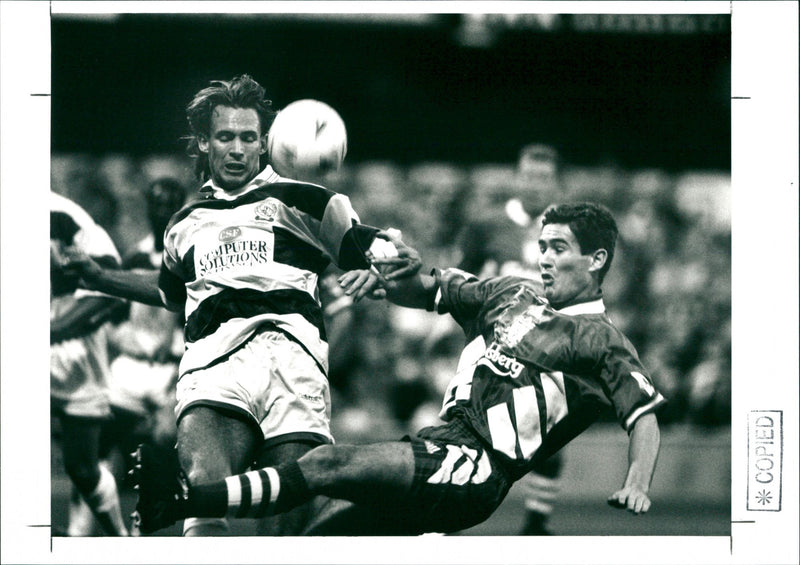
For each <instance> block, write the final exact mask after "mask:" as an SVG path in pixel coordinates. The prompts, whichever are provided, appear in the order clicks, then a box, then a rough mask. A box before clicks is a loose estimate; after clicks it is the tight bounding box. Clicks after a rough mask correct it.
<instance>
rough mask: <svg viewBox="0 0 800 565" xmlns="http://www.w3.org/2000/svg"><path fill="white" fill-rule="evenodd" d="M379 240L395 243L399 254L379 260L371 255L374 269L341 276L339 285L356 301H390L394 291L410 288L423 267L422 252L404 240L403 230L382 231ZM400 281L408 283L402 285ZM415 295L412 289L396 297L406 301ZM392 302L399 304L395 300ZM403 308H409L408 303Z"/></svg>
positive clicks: (355, 271)
mask: <svg viewBox="0 0 800 565" xmlns="http://www.w3.org/2000/svg"><path fill="white" fill-rule="evenodd" d="M377 237H378V238H380V239H383V240H386V241H388V242H390V243H391V244H393V245H394V248H395V249H396V251H397V254H396V255H389V256H382V257H376V256H374V255H373V254H371V253H368V256H369V257H370V261H371V262H372V266H373V268H372V269H359V270H353V271H349V272H347V273H345V274H343V275H342V276H340V277H339V284H340V285H341V286H342V288H344V289H345V294H347V295H350V296H352V297H353V299H354V300H355V301H356V302H358V301H359V300H361V299H362V298H364V297H365V296H366V297H369V298H372V299H381V298H386V295H387V292H388V291H389V289H390V288H393V287H394V288H396V287H398V286H406V285H407V284H408V280H409V279H412V278H414V276H415V275H417V273H419V270H420V268H421V267H422V259H421V257H420V255H419V252H418V251H417V250H416V249H414V248H413V247H410V246H409V245H407V244H406V243H405V242H404V241H403V240H402V239H401V237H400V232H399V231H397V230H392V229H389V230H386V231H381V232H379V233H378V235H377ZM400 281H405V282H403V283H402V284H400ZM413 292H414V291H413V290H411V289H406V290H404V291H399V292H395V293H394V294H395V295H396V296H397V297H398V298H400V299H402V298H401V297H402V296H403V295H407V294H409V293H413ZM390 299H391V298H390ZM392 301H393V302H395V300H392ZM395 303H396V304H399V303H398V302H395ZM400 305H401V306H405V304H400ZM424 306H425V302H424V301H423V302H422V303H421V305H420V306H410V307H419V308H423V307H424Z"/></svg>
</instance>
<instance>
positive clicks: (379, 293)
mask: <svg viewBox="0 0 800 565" xmlns="http://www.w3.org/2000/svg"><path fill="white" fill-rule="evenodd" d="M338 280H339V285H340V286H341V287H342V288H343V289H344V293H345V294H346V295H347V296H351V297H352V298H353V302H358V301H359V300H361V299H362V298H364V297H365V296H366V297H368V298H372V299H373V300H380V299H382V298H386V284H387V282H386V279H384V278H383V276H382V275H381V274H380V273H379V272H378V270H377V269H356V270H354V271H348V272H346V273H344V274H343V275H341V276H340V277H339V279H338Z"/></svg>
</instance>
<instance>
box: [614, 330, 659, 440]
mask: <svg viewBox="0 0 800 565" xmlns="http://www.w3.org/2000/svg"><path fill="white" fill-rule="evenodd" d="M600 378H601V380H602V384H603V388H604V390H606V393H607V394H608V396H609V399H610V401H611V404H612V406H613V407H614V412H615V414H616V416H617V419H618V421H619V422H620V424H621V425H622V427H623V428H624V429H625V430H627V431H630V430H631V428H632V427H633V424H634V423H635V422H636V420H637V419H639V418H640V417H641V416H642V415H644V414H647V413H650V412H655V411H656V410H657V409H659V408H660V407H661V406H662V405H664V404H666V402H667V401H666V399H665V398H664V397H663V396H662V395H661V393H660V392H659V391H658V390H656V388H655V386H654V385H653V381H652V379H651V378H650V376H649V375H648V373H647V371H646V370H645V368H644V367H643V366H642V363H641V361H639V357H638V355H637V354H636V351H635V349H634V348H633V345H631V344H630V342H628V340H627V339H626V338H625V337H624V336H622V334H619V333H612V334H611V335H610V337H608V343H607V344H606V345H605V347H604V352H603V354H602V358H601V361H600Z"/></svg>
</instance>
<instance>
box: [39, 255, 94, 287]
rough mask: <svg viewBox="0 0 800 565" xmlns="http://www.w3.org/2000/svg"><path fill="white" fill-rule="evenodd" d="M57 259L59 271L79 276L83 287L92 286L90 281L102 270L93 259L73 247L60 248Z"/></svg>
mask: <svg viewBox="0 0 800 565" xmlns="http://www.w3.org/2000/svg"><path fill="white" fill-rule="evenodd" d="M57 260H58V263H59V269H60V270H61V272H63V273H64V274H66V275H69V276H73V277H76V278H79V279H80V281H81V283H82V284H81V286H83V287H85V288H92V286H91V281H94V280H96V279H97V278H98V277H99V276H100V274H101V273H102V271H103V268H102V267H101V266H100V265H98V264H97V262H96V261H95V260H94V259H92V258H91V257H89V255H87V254H86V253H85V252H83V251H81V250H80V249H77V248H75V247H66V248H64V249H62V250H61V253H60V255H59V256H58V258H57ZM51 261H52V260H51Z"/></svg>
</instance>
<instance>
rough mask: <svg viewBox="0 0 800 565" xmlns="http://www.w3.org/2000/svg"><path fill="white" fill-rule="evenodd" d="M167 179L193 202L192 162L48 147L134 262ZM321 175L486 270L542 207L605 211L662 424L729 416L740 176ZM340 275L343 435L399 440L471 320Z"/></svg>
mask: <svg viewBox="0 0 800 565" xmlns="http://www.w3.org/2000/svg"><path fill="white" fill-rule="evenodd" d="M159 178H172V179H175V180H177V181H178V182H180V183H181V184H182V185H183V186H185V187H186V189H187V193H188V194H189V198H192V195H193V193H194V188H193V187H194V186H195V183H194V181H193V179H192V167H191V163H190V162H189V161H188V160H186V159H184V158H182V157H178V156H150V157H145V158H133V157H128V156H121V155H106V156H99V157H98V156H88V155H53V157H52V167H51V188H52V190H53V191H55V192H57V193H60V194H63V195H65V196H67V197H69V198H71V199H73V200H75V201H76V202H78V203H79V204H80V205H81V206H83V207H84V208H85V209H86V210H87V211H88V212H89V213H90V214H91V215H92V216H93V218H94V219H95V221H97V222H98V223H99V224H100V225H101V226H103V227H104V228H105V229H106V230H107V231H108V232H109V234H110V235H111V237H112V239H113V240H114V242H115V243H116V244H117V247H118V249H119V251H120V254H121V255H122V256H123V257H125V256H126V255H127V254H130V253H131V252H132V251H133V247H134V245H135V244H136V242H138V241H140V240H141V239H142V238H143V237H145V236H146V235H147V234H148V233H149V226H148V222H147V218H146V207H145V204H144V191H145V188H146V187H147V186H148V184H149V183H150V182H152V181H153V180H155V179H159ZM324 184H325V185H326V186H327V187H328V188H330V189H332V190H335V191H337V192H341V193H344V194H347V195H348V196H349V197H350V198H351V200H352V202H353V206H354V208H355V209H356V210H357V212H358V214H359V216H360V217H361V220H362V221H363V222H364V223H367V224H371V225H375V226H378V227H381V228H388V227H392V228H396V229H399V230H401V231H402V234H403V239H404V240H405V241H407V242H408V243H409V244H410V245H412V246H413V247H415V248H417V249H418V250H419V251H420V253H421V255H422V258H423V262H424V266H423V269H430V268H432V267H437V266H441V267H448V266H458V267H460V268H463V269H465V270H468V271H470V272H473V273H475V274H478V275H481V274H482V275H490V274H496V273H512V272H520V271H525V270H526V269H527V268H530V267H531V265H532V264H535V252H534V253H528V252H527V251H526V245H534V247H535V242H536V237H537V231H538V229H537V226H536V223H537V222H536V216H537V215H538V214H540V213H541V212H542V211H544V209H545V208H546V207H547V206H548V205H549V204H552V203H555V202H569V201H581V200H592V201H596V202H600V203H602V204H604V205H606V206H607V207H608V208H609V209H610V210H611V211H612V212H613V213H614V215H615V217H616V219H617V222H618V225H619V231H620V236H619V241H618V244H617V251H616V256H615V258H614V263H613V266H612V268H611V270H610V272H609V274H608V276H607V277H606V280H605V283H604V294H605V302H606V306H607V308H608V312H609V316H610V317H611V319H612V320H613V321H614V323H615V324H617V325H618V326H619V328H620V329H621V330H622V331H623V332H624V333H625V334H626V335H627V336H628V337H629V338H630V339H631V341H632V342H633V343H634V345H635V346H636V348H637V349H638V351H639V353H640V355H641V357H642V360H643V362H644V364H645V366H646V367H647V368H648V369H649V371H650V372H651V374H652V375H653V378H654V380H655V381H656V384H657V386H658V388H659V390H661V391H662V392H663V393H664V395H665V396H666V397H667V398H668V400H669V404H668V405H667V407H666V409H665V410H664V411H663V412H662V413H661V414H660V421H661V422H662V423H663V424H664V425H665V426H669V425H670V424H675V423H685V424H692V425H696V426H698V427H699V428H706V427H713V426H720V425H728V424H729V423H730V402H731V323H730V319H731V318H730V313H731V225H730V173H729V172H728V171H684V172H678V173H676V172H667V171H662V170H656V169H653V170H630V169H626V168H623V167H620V166H618V165H616V164H614V163H606V164H601V165H594V166H585V165H581V166H577V165H571V164H569V163H560V162H559V163H558V165H557V171H556V172H554V171H548V170H543V171H535V170H534V171H532V172H528V173H527V174H521V173H520V167H519V166H518V163H513V162H512V163H508V164H505V163H501V164H481V165H474V166H465V165H454V164H449V163H420V164H416V165H400V164H396V163H391V162H366V163H358V164H345V165H344V166H343V167H342V169H340V170H339V171H336V172H335V173H332V174H331V175H330V176H328V177H327V178H326V179H325V183H324ZM509 228H513V229H509ZM502 254H505V255H511V256H513V257H516V258H515V259H514V260H508V257H506V258H505V259H501V258H500V257H499V256H500V255H502ZM495 255H497V257H496V258H495ZM335 276H336V273H333V272H332V273H330V276H329V277H325V278H324V279H323V280H322V281H321V297H322V300H323V305H324V306H325V312H326V329H327V333H328V338H329V343H330V362H331V373H330V379H331V385H332V394H333V398H332V401H333V421H332V426H333V432H334V434H335V436H336V437H337V438H339V439H340V440H352V441H360V440H365V441H368V440H373V439H386V438H391V439H393V438H395V437H397V434H398V432H400V433H407V432H408V431H410V430H416V429H417V428H419V427H420V426H423V425H428V424H431V423H433V422H435V420H436V418H437V414H438V410H439V406H440V402H441V395H442V391H443V390H444V387H445V385H446V384H447V382H448V380H449V378H450V376H451V375H452V373H453V370H454V368H455V366H456V362H457V359H458V354H459V353H460V351H461V348H462V346H463V337H462V334H461V333H460V330H459V328H458V327H457V326H456V325H455V323H453V322H452V321H450V319H449V317H444V316H437V315H435V314H432V313H426V312H420V311H415V310H410V309H406V308H401V307H398V306H394V305H391V304H389V303H388V302H386V301H380V302H376V301H372V300H363V301H361V302H358V303H355V304H353V303H352V301H351V300H350V299H349V298H348V297H345V296H343V295H342V294H341V292H340V290H339V289H338V286H337V285H336V283H335V280H336V279H335ZM609 419H611V418H610V416H609Z"/></svg>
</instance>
